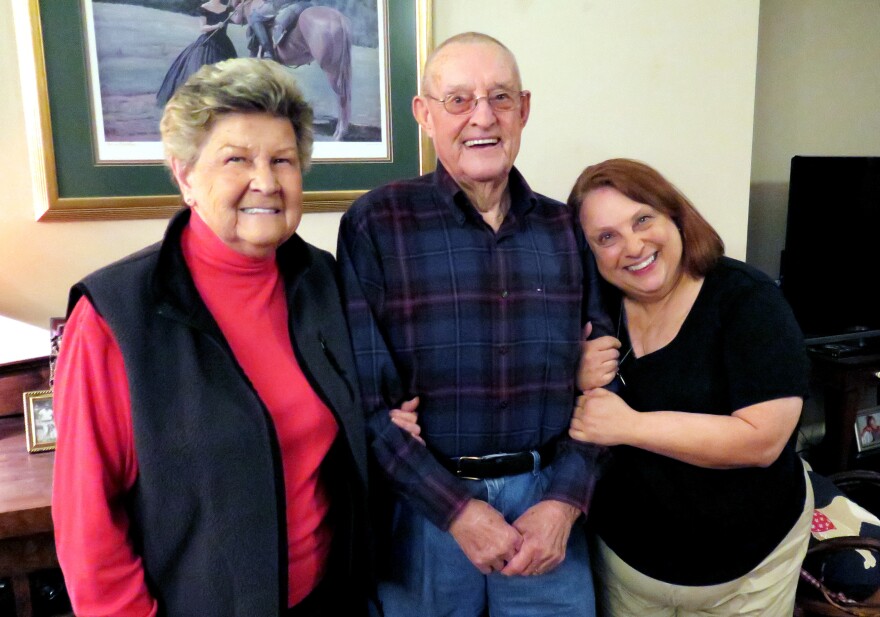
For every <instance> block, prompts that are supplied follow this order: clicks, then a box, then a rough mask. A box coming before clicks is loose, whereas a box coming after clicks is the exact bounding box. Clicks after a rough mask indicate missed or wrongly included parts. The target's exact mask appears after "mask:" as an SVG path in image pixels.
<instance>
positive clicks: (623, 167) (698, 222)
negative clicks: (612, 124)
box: [568, 159, 724, 277]
mask: <svg viewBox="0 0 880 617" xmlns="http://www.w3.org/2000/svg"><path fill="white" fill-rule="evenodd" d="M606 186H607V187H611V188H613V189H615V190H617V191H619V192H620V193H621V194H623V195H625V196H626V197H628V198H629V199H632V200H633V201H637V202H639V203H642V204H647V205H649V206H651V207H652V208H654V209H655V210H657V211H658V212H661V213H662V214H664V215H666V216H668V217H669V218H670V219H672V221H673V222H674V223H675V226H676V227H678V229H679V232H681V244H682V251H683V253H682V268H683V269H684V271H685V272H687V273H688V274H690V275H691V276H698V277H702V276H705V275H706V274H707V273H708V272H709V271H710V270H711V269H712V268H713V267H714V266H715V264H716V263H717V262H718V259H719V258H720V257H721V256H722V255H723V254H724V242H723V241H722V240H721V236H719V235H718V232H717V231H715V229H714V228H713V227H712V226H711V225H710V224H709V222H708V221H707V220H706V219H704V218H703V216H702V215H701V214H700V213H699V212H698V211H697V209H696V208H695V207H694V205H693V204H692V203H691V202H690V200H688V198H687V197H685V196H684V194H682V192H681V191H679V190H678V189H677V188H675V186H674V185H673V184H672V183H671V182H669V180H667V179H666V178H664V177H663V176H662V175H661V174H660V172H658V171H657V170H656V169H654V168H652V167H650V166H648V165H645V164H644V163H642V162H640V161H635V160H632V159H608V160H607V161H603V162H601V163H597V164H596V165H590V166H589V167H587V168H586V169H584V171H583V172H581V175H580V176H579V177H578V179H577V182H575V184H574V188H572V190H571V194H570V195H569V197H568V204H569V206H571V207H572V208H573V209H574V210H575V212H578V213H579V212H580V209H581V205H582V204H583V202H584V198H585V197H586V196H587V194H588V193H590V191H594V190H596V189H598V188H601V187H606Z"/></svg>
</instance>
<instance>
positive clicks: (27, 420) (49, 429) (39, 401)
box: [22, 390, 57, 452]
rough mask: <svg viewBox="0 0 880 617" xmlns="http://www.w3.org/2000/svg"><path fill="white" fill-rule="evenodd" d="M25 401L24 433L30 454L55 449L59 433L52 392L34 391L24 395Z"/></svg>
mask: <svg viewBox="0 0 880 617" xmlns="http://www.w3.org/2000/svg"><path fill="white" fill-rule="evenodd" d="M22 398H23V399H24V401H23V402H24V433H25V438H26V439H27V451H28V452H48V451H49V450H54V449H55V442H56V440H57V431H56V430H55V413H54V411H53V407H52V391H51V390H34V391H31V392H25V393H23V394H22Z"/></svg>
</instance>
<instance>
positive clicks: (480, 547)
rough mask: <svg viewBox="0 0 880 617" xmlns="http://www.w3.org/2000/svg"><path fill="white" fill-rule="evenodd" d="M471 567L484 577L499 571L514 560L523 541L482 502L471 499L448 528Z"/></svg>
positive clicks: (494, 510) (499, 515)
mask: <svg viewBox="0 0 880 617" xmlns="http://www.w3.org/2000/svg"><path fill="white" fill-rule="evenodd" d="M449 533H451V534H452V537H453V538H455V541H456V542H458V545H459V546H460V547H461V550H462V551H464V554H465V555H466V556H467V558H468V559H470V560H471V563H472V564H474V566H476V568H477V569H478V570H479V571H480V572H482V573H483V574H490V573H491V572H495V571H499V570H501V569H502V568H504V565H505V564H506V563H507V562H508V561H510V560H511V559H513V557H514V555H516V553H517V551H518V550H519V549H520V546H521V545H522V543H523V538H522V536H521V535H520V533H519V532H518V531H517V530H516V529H514V528H513V527H512V526H510V525H508V524H507V521H505V520H504V517H503V516H501V514H500V513H499V512H498V510H496V509H495V508H493V507H492V506H490V505H489V504H488V503H486V502H485V501H481V500H479V499H471V500H470V501H469V502H468V503H467V505H466V506H465V507H464V509H462V511H461V512H460V513H459V515H458V516H457V517H456V518H455V520H454V521H452V525H450V526H449Z"/></svg>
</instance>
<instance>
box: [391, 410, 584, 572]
mask: <svg viewBox="0 0 880 617" xmlns="http://www.w3.org/2000/svg"><path fill="white" fill-rule="evenodd" d="M418 404H419V399H418V397H416V398H414V399H412V400H409V401H406V402H404V403H403V404H401V406H400V409H392V410H391V412H390V416H391V421H392V422H393V423H394V424H395V425H397V426H399V427H400V428H402V429H403V430H405V431H406V432H408V433H409V434H410V435H412V437H413V438H414V439H416V440H418V441H419V442H420V443H421V444H423V445H424V443H425V441H424V439H422V437H421V435H420V433H421V428H420V427H419V424H418V414H417V412H416V408H417V407H418ZM579 515H580V510H578V509H577V508H575V507H574V506H570V505H568V504H567V503H563V502H561V501H556V500H553V499H548V500H545V501H540V502H538V503H536V504H535V505H533V506H532V507H531V508H529V509H528V510H526V511H525V512H524V513H523V514H522V516H520V517H519V518H517V519H516V520H515V521H513V523H508V522H507V521H506V520H505V519H504V517H503V516H502V515H501V513H500V512H498V510H496V509H495V508H493V507H492V506H491V505H489V504H488V503H487V502H485V501H482V500H479V499H471V500H470V501H468V502H467V504H466V505H465V506H464V508H462V510H461V512H459V513H458V516H456V517H455V520H453V521H452V524H451V525H450V526H449V533H450V534H452V537H453V538H455V541H456V542H457V543H458V545H459V546H460V547H461V550H462V551H463V552H464V554H465V555H466V556H467V558H468V559H469V560H470V561H471V563H473V564H474V567H476V568H477V569H478V570H479V571H480V572H482V573H483V574H490V573H492V572H500V573H501V574H503V575H505V576H518V575H519V576H529V575H539V574H544V573H546V572H549V571H550V570H552V569H554V568H555V567H556V566H558V565H559V564H560V563H562V561H563V559H565V548H566V546H567V545H568V536H569V534H570V533H571V526H572V525H573V524H574V522H575V520H577V517H578V516H579Z"/></svg>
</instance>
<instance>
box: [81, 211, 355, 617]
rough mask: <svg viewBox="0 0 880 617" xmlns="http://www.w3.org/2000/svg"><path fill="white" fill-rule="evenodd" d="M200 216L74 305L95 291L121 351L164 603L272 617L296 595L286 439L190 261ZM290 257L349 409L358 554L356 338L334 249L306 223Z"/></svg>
mask: <svg viewBox="0 0 880 617" xmlns="http://www.w3.org/2000/svg"><path fill="white" fill-rule="evenodd" d="M187 220H188V213H187V212H184V213H183V214H180V215H178V216H177V217H175V219H174V220H173V221H172V223H171V225H170V226H169V231H168V233H167V235H166V239H165V241H164V242H163V243H162V244H157V245H154V246H152V247H148V248H146V249H144V250H143V251H140V252H139V253H136V254H134V255H132V256H130V257H128V258H126V259H124V260H122V261H120V262H117V263H115V264H112V265H110V266H107V267H106V268H104V269H102V270H99V271H97V272H96V273H94V274H92V275H90V276H88V277H86V278H85V279H84V280H83V281H82V282H81V283H79V284H78V285H77V286H75V287H74V289H73V290H72V291H71V301H70V306H71V307H72V306H73V305H74V304H75V303H76V301H77V300H78V298H79V297H80V296H81V295H86V296H87V297H88V298H89V299H90V301H91V303H92V305H93V306H94V307H95V309H96V310H97V311H98V313H99V314H100V315H101V316H102V317H103V318H104V320H105V321H106V322H107V324H108V325H109V327H110V329H111V330H112V332H113V334H114V336H115V337H116V340H117V342H118V344H119V347H120V349H121V351H122V356H123V359H124V363H125V371H126V375H127V377H128V381H129V389H130V393H131V413H132V422H133V426H134V439H135V450H136V454H137V460H138V468H139V474H138V479H137V482H136V484H135V486H134V489H133V491H132V493H131V494H130V496H129V497H130V498H129V502H128V504H127V506H128V511H129V516H130V517H131V521H132V531H131V535H132V539H133V542H134V545H135V551H136V552H137V553H138V554H140V555H141V556H142V557H143V564H144V569H145V571H146V575H147V584H148V586H149V587H150V590H151V592H152V593H153V594H154V595H155V597H156V598H157V599H158V601H159V603H160V614H162V615H170V616H172V617H183V616H190V615H191V616H193V617H196V616H198V617H214V616H216V617H231V616H240V617H263V616H266V617H271V616H274V615H278V614H279V611H280V609H281V608H282V607H286V597H287V537H286V531H285V530H286V524H285V520H286V519H285V517H286V512H285V505H284V504H285V500H284V494H285V493H284V483H283V476H282V471H281V469H282V466H281V457H280V453H279V451H278V441H277V438H276V435H275V432H274V427H273V424H272V422H271V419H270V416H269V413H268V410H267V409H266V408H265V406H264V405H263V403H262V402H261V400H260V399H259V397H258V396H257V393H256V391H255V390H254V388H253V387H252V386H251V384H250V382H249V380H248V379H247V377H246V376H245V374H244V372H243V371H242V369H241V368H240V366H239V365H238V364H237V362H236V361H235V359H234V357H233V355H232V351H231V349H230V348H229V345H228V343H227V342H226V340H225V338H224V337H223V335H222V333H221V332H220V330H219V328H218V326H217V325H216V322H215V321H214V319H213V318H212V317H211V315H210V313H209V312H208V310H207V308H206V307H205V306H204V303H203V302H202V301H201V299H200V297H199V296H198V292H197V291H196V289H195V286H194V284H193V282H192V279H191V277H190V274H189V270H188V269H187V268H186V265H185V262H184V260H183V255H182V253H181V251H180V248H179V246H180V234H181V232H182V229H183V227H184V226H185V224H186V221H187ZM278 261H279V267H280V268H281V272H282V275H283V276H284V280H285V285H286V290H287V296H288V306H289V312H290V322H291V323H290V330H291V335H292V340H293V343H294V349H295V351H296V352H297V359H298V361H299V363H300V366H301V367H302V369H303V371H304V373H305V374H306V377H307V378H308V379H309V381H310V383H311V384H312V386H313V387H314V388H315V390H316V392H318V394H319V395H320V396H321V397H322V399H323V400H324V402H325V403H327V404H328V406H329V407H330V408H331V410H333V412H334V415H335V416H336V417H337V421H339V423H340V428H341V431H340V438H339V439H337V444H336V446H334V451H338V450H342V451H343V452H344V455H343V456H340V457H338V458H339V459H340V460H342V461H344V463H343V466H344V467H345V473H343V474H340V475H342V476H343V477H344V478H346V480H345V481H346V483H347V484H349V486H347V487H346V488H344V489H343V492H344V493H345V501H346V502H347V504H346V507H345V508H344V509H345V510H347V511H348V516H346V517H344V519H343V520H341V521H339V520H338V521H337V523H336V527H337V529H336V532H337V534H339V535H341V536H344V537H345V538H346V540H347V542H346V543H347V546H346V547H345V548H344V549H343V550H342V553H343V554H346V555H348V556H351V555H352V554H357V553H359V552H360V551H359V549H358V548H357V547H359V546H360V545H361V544H362V542H363V538H362V537H359V536H362V534H361V533H359V532H358V531H357V530H356V527H357V523H356V520H357V519H363V518H364V516H363V509H364V507H365V506H364V507H362V504H364V502H365V493H366V479H365V478H366V471H365V469H366V463H365V461H366V453H365V445H364V443H365V442H364V435H363V422H362V420H361V419H360V409H359V405H358V403H357V398H356V397H357V395H356V384H354V383H353V382H350V375H353V374H354V373H353V369H351V370H350V371H346V370H345V369H343V368H342V366H348V367H350V366H352V365H351V363H350V362H351V352H350V347H349V341H348V338H347V331H346V327H345V321H344V318H343V317H342V313H341V308H340V303H339V299H338V293H337V292H336V286H335V285H334V284H333V283H334V274H333V270H332V267H331V266H332V259H331V258H330V257H329V255H324V254H322V253H320V252H319V251H317V250H316V249H314V248H312V247H309V246H308V245H307V244H305V243H304V242H302V240H300V239H299V238H297V237H294V238H293V239H291V240H290V241H288V242H287V243H286V244H285V245H284V246H283V247H281V248H280V249H279V251H278ZM294 326H295V327H294ZM294 334H295V336H294ZM340 362H341V363H342V364H340ZM340 440H344V442H343V445H342V447H339V446H340V443H339V442H340ZM345 446H347V447H345ZM333 488H334V489H336V490H334V492H335V493H339V492H340V491H339V490H338V489H339V487H338V486H336V487H333ZM337 503H338V500H337ZM340 523H341V525H340ZM339 527H342V528H339ZM335 542H336V539H335V538H334V543H335ZM358 561H359V560H358V559H354V560H351V563H348V564H346V566H348V567H345V570H349V567H352V568H357V567H359V565H358V564H357V562H358ZM360 565H363V564H360ZM349 573H350V571H349Z"/></svg>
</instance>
